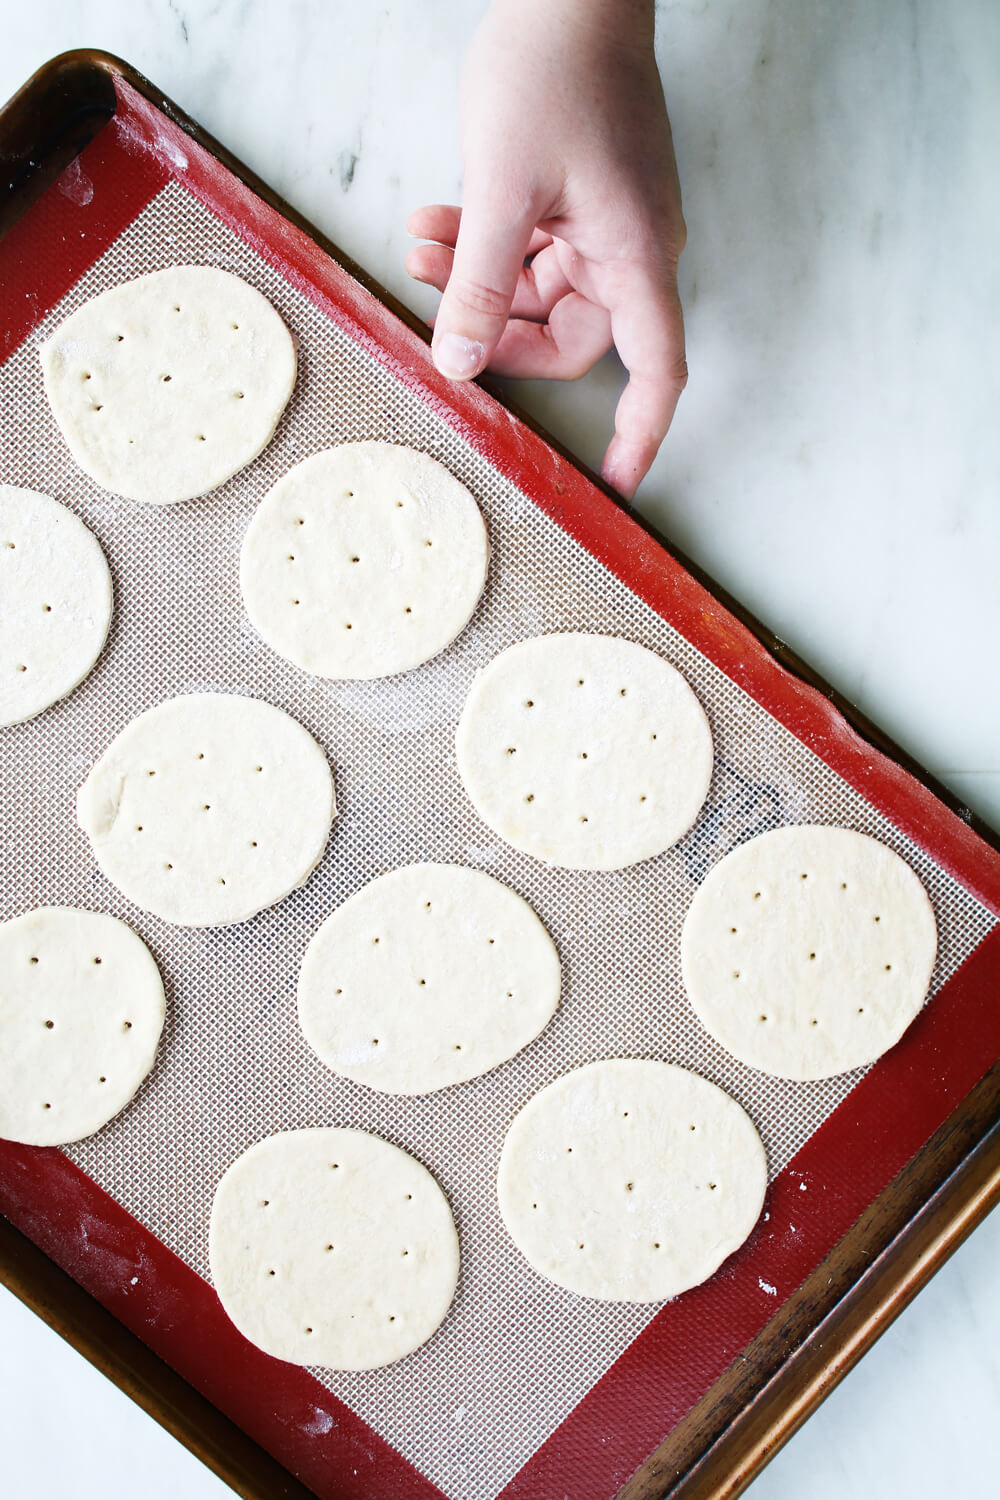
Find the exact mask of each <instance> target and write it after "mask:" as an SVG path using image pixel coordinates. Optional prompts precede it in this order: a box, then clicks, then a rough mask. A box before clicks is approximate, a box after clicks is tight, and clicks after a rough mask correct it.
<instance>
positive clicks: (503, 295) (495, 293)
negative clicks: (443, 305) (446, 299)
mask: <svg viewBox="0 0 1000 1500" xmlns="http://www.w3.org/2000/svg"><path fill="white" fill-rule="evenodd" d="M449 290H450V292H451V295H452V303H453V305H454V306H456V307H459V308H461V310H462V311H463V312H471V313H476V314H478V315H479V316H480V317H486V318H505V317H506V316H507V309H508V306H509V304H510V294H509V293H507V292H502V291H500V290H499V289H498V288H497V287H493V286H488V285H486V283H484V282H481V281H466V280H462V281H455V280H454V279H453V280H452V281H451V283H450V286H449Z"/></svg>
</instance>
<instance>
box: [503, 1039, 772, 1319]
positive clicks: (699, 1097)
mask: <svg viewBox="0 0 1000 1500" xmlns="http://www.w3.org/2000/svg"><path fill="white" fill-rule="evenodd" d="M766 1187H767V1162H766V1160H765V1157H764V1148H763V1146H762V1145H761V1140H760V1136H759V1135H758V1134H757V1131H756V1129H755V1128H754V1126H753V1124H752V1122H751V1121H750V1120H749V1118H748V1117H747V1115H746V1114H744V1112H743V1110H742V1109H741V1108H740V1106H739V1105H738V1104H737V1103H736V1101H735V1100H734V1099H731V1098H730V1097H729V1095H728V1094H724V1093H723V1092H722V1090H721V1089H719V1088H716V1086H715V1085H714V1084H713V1083H707V1082H706V1081H705V1079H704V1078H699V1077H698V1076H697V1074H695V1073H689V1072H687V1071H686V1069H684V1068H677V1067H674V1066H673V1065H672V1064H671V1063H664V1062H645V1061H642V1060H639V1059H634V1058H619V1059H615V1060H612V1061H608V1062H596V1063H590V1064H588V1066H586V1067H583V1068H577V1069H576V1071H575V1072H573V1073H567V1074H564V1075H563V1077H562V1078H557V1079H556V1081H555V1083H550V1084H549V1085H548V1087H547V1088H544V1089H542V1091H541V1092H540V1093H538V1094H536V1095H535V1097H534V1098H533V1099H531V1100H529V1102H528V1103H527V1104H526V1105H525V1106H524V1108H523V1109H522V1110H521V1112H520V1114H519V1115H518V1116H517V1117H516V1118H515V1120H514V1122H513V1124H512V1125H511V1127H510V1129H509V1130H508V1132H507V1138H506V1140H505V1141H504V1145H503V1151H502V1152H501V1155H500V1169H499V1173H498V1177H497V1192H498V1195H499V1199H500V1212H501V1214H502V1215H503V1219H504V1223H505V1224H506V1225H507V1228H508V1230H509V1231H510V1235H511V1238H512V1239H513V1241H514V1243H515V1244H516V1245H517V1247H518V1249H519V1250H520V1251H521V1253H522V1255H523V1256H524V1257H525V1259H526V1260H527V1261H529V1262H530V1264H531V1265H532V1266H534V1268H535V1270H536V1271H539V1272H540V1273H541V1274H542V1275H543V1276H546V1277H548V1279H549V1280H550V1281H555V1282H557V1283H558V1284H559V1285H560V1286H564V1287H568V1289H569V1290H570V1291H571V1292H578V1293H579V1294H580V1295H581V1296H584V1297H598V1298H600V1299H602V1300H603V1301H608V1302H659V1301H661V1300H662V1299H663V1298H666V1297H676V1296H677V1295H678V1294H679V1293H680V1292H683V1291H686V1290H687V1288H688V1287H692V1286H697V1284H698V1283H699V1282H701V1281H705V1280H706V1278H707V1277H709V1276H711V1275H712V1273H713V1272H714V1271H717V1270H718V1268H719V1266H721V1264H722V1262H723V1261H724V1260H725V1259H726V1258H727V1256H729V1255H731V1254H732V1253H733V1251H734V1250H736V1249H737V1248H738V1247H739V1246H740V1245H741V1244H742V1243H743V1241H744V1240H745V1239H746V1237H747V1235H748V1234H749V1233H750V1231H751V1230H752V1229H753V1227H754V1225H755V1224H756V1222H757V1219H758V1217H759V1215H760V1211H761V1207H762V1206H763V1202H764V1192H765V1189H766Z"/></svg>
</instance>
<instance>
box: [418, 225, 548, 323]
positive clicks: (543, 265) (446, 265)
mask: <svg viewBox="0 0 1000 1500" xmlns="http://www.w3.org/2000/svg"><path fill="white" fill-rule="evenodd" d="M453 264H454V253H453V252H452V251H451V250H449V249H448V247H447V246H446V245H442V244H433V245H415V246H414V247H413V249H412V250H410V251H409V252H408V253H407V256H406V270H407V273H408V274H409V275H410V276H412V277H413V278H414V280H416V281H424V282H426V283H427V284H428V285H429V286H435V287H437V289H438V291H439V292H443V291H444V289H445V287H446V286H447V284H448V278H449V277H450V276H451V271H452V266H453ZM571 290H572V287H571V284H570V282H569V281H568V280H567V279H566V276H565V275H564V273H563V270H562V267H561V266H560V264H559V259H558V257H557V255H556V253H555V250H554V248H553V247H552V246H548V247H546V248H545V249H543V250H541V251H540V252H539V253H538V254H537V255H536V256H535V258H534V260H533V261H532V262H531V264H530V265H527V266H522V268H521V270H520V272H519V274H518V278H517V285H516V287H515V288H514V298H513V301H512V303H511V308H510V315H511V317H514V318H531V319H533V320H534V321H535V322H537V323H544V322H545V321H546V320H547V318H548V317H549V314H550V313H551V311H552V309H553V307H554V306H555V304H556V303H557V302H558V301H559V299H560V298H561V297H564V296H565V295H566V293H567V292H569V291H571Z"/></svg>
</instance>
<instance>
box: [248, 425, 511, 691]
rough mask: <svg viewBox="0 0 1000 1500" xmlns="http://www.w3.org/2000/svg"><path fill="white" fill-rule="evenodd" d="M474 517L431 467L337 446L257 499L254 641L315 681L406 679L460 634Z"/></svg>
mask: <svg viewBox="0 0 1000 1500" xmlns="http://www.w3.org/2000/svg"><path fill="white" fill-rule="evenodd" d="M488 562H489V542H488V540H487V536H486V527H485V525H484V523H483V518H482V516H481V515H480V513H479V507H478V506H477V505H476V502H475V500H473V498H472V496H471V495H470V494H469V491H468V490H467V489H466V488H465V486H464V485H463V484H460V483H459V482H458V480H457V479H456V478H455V477H454V475H452V474H450V473H449V472H448V470H447V469H446V468H445V467H444V465H443V464H439V463H438V461H437V459H434V458H431V457H429V455H428V454H426V453H418V452H417V451H416V450H415V449H413V448H403V447H398V446H396V445H394V444H392V443H344V444H342V445H341V446H340V447H339V448H329V449H327V450H326V451H325V452H323V453H316V454H314V455H313V457H312V458H307V459H305V460H304V461H303V462H302V463H300V464H297V465H296V466H295V468H294V469H292V470H291V471H290V472H289V473H288V474H286V475H285V476H284V477H283V478H282V479H279V481H278V483H277V484H276V485H275V486H274V488H273V489H272V490H271V492H270V493H269V494H268V495H265V497H264V499H263V500H262V501H261V503H260V505H259V506H258V508H257V512H256V514H255V515H254V517H253V520H252V521H251V522H250V526H249V528H248V530H247V534H246V538H245V540H244V543H243V553H242V557H241V560H240V584H241V587H242V590H243V602H244V604H245V605H246V610H247V614H248V615H249V616H250V620H251V623H252V624H253V626H254V628H255V630H257V631H258V633H259V634H260V635H261V636H262V637H263V638H264V640H265V641H266V642H267V644H268V645H269V646H272V647H273V648H274V650H275V651H277V652H279V653H280V655H282V656H284V657H286V658H287V659H288V660H289V661H292V662H294V663H295V665H296V666H298V667H302V668H303V670H304V671H306V672H312V673H314V674H315V675H316V676H317V677H331V678H371V677H388V676H390V675H391V674H393V673H395V672H406V671H409V670H410V668H411V667H417V666H419V665H420V664H421V662H425V661H428V660H429V659H430V658H431V657H432V656H436V655H437V653H438V652H439V651H443V650H444V648H445V646H447V645H449V644H450V642H451V641H453V640H454V639H455V637H456V636H457V635H458V634H459V632H460V631H462V630H463V629H464V628H465V626H466V624H467V623H468V621H469V618H470V616H471V615H472V612H473V610H474V609H475V607H476V605H477V603H478V602H479V596H480V595H481V594H482V591H483V585H484V584H485V582H486V569H487V565H488Z"/></svg>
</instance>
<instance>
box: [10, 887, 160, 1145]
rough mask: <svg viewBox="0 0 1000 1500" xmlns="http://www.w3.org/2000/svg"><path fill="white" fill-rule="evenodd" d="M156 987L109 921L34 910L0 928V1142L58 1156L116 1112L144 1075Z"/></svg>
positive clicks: (145, 952)
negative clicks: (58, 1149) (54, 1149)
mask: <svg viewBox="0 0 1000 1500" xmlns="http://www.w3.org/2000/svg"><path fill="white" fill-rule="evenodd" d="M163 1018H164V999H163V984H162V982H161V980H160V974H159V970H158V969H157V967H156V964H155V963H154V962H153V958H152V955H151V954H150V952H149V949H148V948H147V947H146V945H145V943H144V942H143V941H142V940H141V938H138V937H136V935H135V933H134V932H133V931H132V930H131V928H129V927H126V926H125V924H124V922H119V921H117V919H116V918H115V917H107V916H102V915H100V914H99V913H97V912H92V911H77V910H75V909H74V908H72V907H68V906H43V907H40V908H39V909H38V910H37V911H30V912H28V913H27V914H26V915H25V916H23V917H15V918H14V919H13V921H10V922H4V923H3V924H2V925H0V1136H2V1137H4V1138H5V1139H6V1140H11V1141H24V1142H26V1143H27V1144H28V1145H31V1146H59V1145H63V1144H65V1143H66V1142H67V1141H79V1140H82V1139H83V1138H84V1137H85V1136H88V1135H93V1134H94V1132H95V1130H100V1128H101V1126H102V1125H106V1124H107V1122H108V1121H109V1120H110V1119H112V1118H113V1117H114V1116H115V1115H116V1114H118V1112H119V1110H122V1109H124V1108H125V1106H126V1104H127V1103H128V1102H129V1100H130V1099H131V1098H132V1096H133V1094H134V1093H135V1091H136V1089H138V1087H139V1085H140V1084H141V1083H142V1080H143V1079H144V1078H145V1077H146V1074H147V1073H148V1072H149V1070H150V1068H151V1067H152V1066H153V1059H154V1057H155V1055H156V1048H157V1045H158V1043H159V1040H160V1033H161V1032H162V1030H163Z"/></svg>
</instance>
